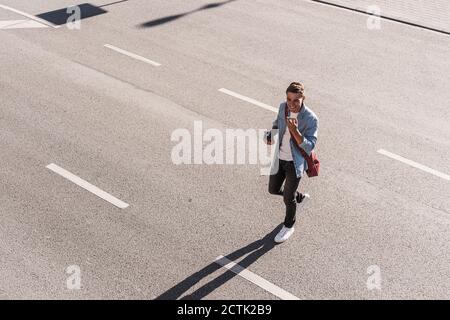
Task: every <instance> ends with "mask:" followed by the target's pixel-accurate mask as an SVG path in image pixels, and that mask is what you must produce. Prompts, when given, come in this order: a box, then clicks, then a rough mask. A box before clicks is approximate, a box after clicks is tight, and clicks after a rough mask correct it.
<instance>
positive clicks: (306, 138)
mask: <svg viewBox="0 0 450 320" xmlns="http://www.w3.org/2000/svg"><path fill="white" fill-rule="evenodd" d="M289 128H290V130H289V131H290V132H291V135H292V137H293V138H294V141H295V142H296V143H297V144H298V145H299V147H300V148H302V149H303V150H305V152H306V153H307V154H308V155H310V154H311V151H312V150H313V149H314V147H315V146H316V142H317V132H318V128H319V120H318V119H312V120H311V121H310V122H309V123H308V128H307V129H306V132H305V134H304V135H302V134H301V133H300V132H299V131H298V128H297V127H296V126H295V129H294V130H292V129H293V127H292V126H291V125H289ZM291 128H292V129H291Z"/></svg>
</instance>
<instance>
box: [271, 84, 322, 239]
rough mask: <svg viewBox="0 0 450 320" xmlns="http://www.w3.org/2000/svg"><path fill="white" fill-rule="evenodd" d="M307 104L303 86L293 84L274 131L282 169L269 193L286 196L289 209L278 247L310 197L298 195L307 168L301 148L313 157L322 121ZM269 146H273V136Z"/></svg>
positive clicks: (276, 175) (274, 176)
mask: <svg viewBox="0 0 450 320" xmlns="http://www.w3.org/2000/svg"><path fill="white" fill-rule="evenodd" d="M304 102H305V87H304V85H303V84H302V83H299V82H292V83H291V84H290V85H289V87H288V88H287V89H286V102H283V103H281V104H280V108H279V110H278V116H277V119H275V121H274V122H273V125H272V129H278V133H279V135H280V138H279V139H278V141H279V143H278V145H277V148H278V152H275V155H276V156H277V154H278V161H279V166H278V171H277V172H276V173H275V174H272V175H271V176H270V179H269V193H270V194H275V195H281V196H283V201H284V204H285V205H286V215H285V219H284V225H283V228H282V229H281V230H280V232H279V233H278V234H277V235H276V237H275V242H277V243H282V242H284V241H286V240H287V239H288V238H289V237H290V236H291V235H292V234H293V233H294V224H295V215H296V211H297V203H301V202H302V201H303V200H304V199H305V198H308V197H309V195H307V194H301V193H299V192H298V191H297V188H298V185H299V183H300V179H301V177H302V175H303V172H304V171H305V170H306V169H307V168H308V164H307V161H306V159H305V158H304V157H303V156H302V153H301V151H300V150H299V148H301V149H303V150H304V151H305V152H306V153H307V154H308V155H310V154H311V151H312V150H313V149H314V147H315V145H316V142H317V131H318V125H319V120H318V118H317V116H316V115H315V113H314V112H313V111H312V110H311V109H309V108H308V107H307V106H306V105H305V103H304ZM286 108H287V112H286ZM286 114H287V116H286ZM291 133H292V135H291ZM266 143H268V144H272V139H271V136H270V135H268V136H267V140H266ZM283 182H284V188H282V185H283Z"/></svg>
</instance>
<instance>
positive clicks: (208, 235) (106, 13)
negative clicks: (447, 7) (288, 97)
mask: <svg viewBox="0 0 450 320" xmlns="http://www.w3.org/2000/svg"><path fill="white" fill-rule="evenodd" d="M111 2H112V0H111ZM375 2H376V1H375ZM73 4H80V5H81V4H83V5H81V6H80V8H81V13H82V18H83V19H81V21H80V29H76V28H75V29H70V26H73V25H69V26H68V25H66V23H65V22H67V20H66V19H65V17H66V7H67V6H69V5H73ZM0 5H2V6H0V40H1V45H0V58H1V69H0V70H1V72H0V97H1V105H0V148H1V153H0V160H1V162H0V179H1V183H0V298H2V299H157V298H159V299H183V298H184V299H290V298H292V299H296V298H298V299H401V298H408V299H419V298H425V299H432V298H442V299H448V298H450V263H449V261H450V176H449V174H450V161H449V160H450V126H449V124H450V108H449V101H450V90H448V88H450V77H449V75H450V59H449V57H450V36H449V35H447V34H444V33H439V32H435V31H432V30H428V29H425V28H421V27H420V26H412V25H408V24H404V23H400V22H395V21H391V20H387V19H381V20H380V21H378V22H379V25H378V26H379V28H375V29H374V28H369V27H368V19H372V18H373V16H368V15H366V14H363V13H360V12H356V11H352V10H346V9H344V8H339V7H335V6H331V5H326V4H323V3H318V2H313V1H299V0H296V1H294V0H280V1H268V0H255V1H247V0H234V1H224V2H217V3H216V2H209V1H191V0H189V1H186V0H173V1H146V0H128V1H125V0H124V1H118V2H116V3H111V4H109V5H108V0H92V1H90V3H89V4H86V3H84V2H82V1H73V0H68V1H65V0H64V1H60V0H58V1H56V0H45V1H44V0H34V1H26V0H1V1H0ZM381 8H382V9H383V7H381ZM58 10H59V11H58ZM61 21H62V22H61ZM299 80H300V81H303V82H304V83H305V85H306V95H307V100H306V102H307V105H308V106H309V107H310V108H311V109H313V110H314V111H315V113H316V114H317V115H318V117H319V119H320V128H319V139H318V144H317V148H316V150H317V152H318V154H319V158H320V160H321V172H320V176H319V177H317V178H309V179H308V178H307V177H306V176H305V177H304V178H303V179H302V181H301V183H300V191H303V192H307V193H309V194H310V195H311V200H310V201H309V202H308V203H305V204H301V205H299V207H298V213H297V214H298V218H297V224H296V231H295V233H294V235H293V236H292V237H291V238H290V239H289V240H288V241H287V242H286V243H284V244H281V245H277V246H275V245H274V243H273V241H272V238H273V236H274V234H275V233H276V232H277V231H278V230H279V227H280V224H281V223H282V221H283V219H284V204H283V202H282V199H281V198H280V197H277V196H274V195H270V194H268V192H267V186H268V177H267V176H264V175H261V174H260V169H261V166H260V165H259V164H251V163H247V162H246V163H245V164H227V165H221V164H212V165H208V164H179V165H177V164H175V163H174V162H173V159H172V150H173V148H174V146H175V145H176V142H174V141H172V140H171V137H172V134H173V132H176V130H177V129H183V128H185V129H187V130H188V131H189V132H192V133H193V130H194V121H201V122H202V125H203V127H204V128H215V129H218V130H220V132H224V130H226V129H243V130H247V129H267V128H270V127H271V122H272V121H273V120H274V119H275V116H276V114H275V113H274V111H276V109H277V108H278V105H279V104H280V102H282V101H284V99H285V94H284V91H285V89H286V87H287V85H288V84H289V83H290V82H291V81H299ZM220 89H226V90H229V91H226V90H220ZM225 92H228V93H229V94H227V93H225ZM233 93H235V94H234V95H233ZM243 97H247V98H249V99H253V100H249V99H246V98H243ZM267 106H270V107H272V109H271V108H270V107H267ZM273 108H275V109H273ZM100 196H103V198H102V197H100ZM220 256H224V257H226V259H225V260H224V259H222V260H219V261H216V259H217V258H218V257H220ZM229 269H231V271H230V270H229ZM233 271H234V272H233Z"/></svg>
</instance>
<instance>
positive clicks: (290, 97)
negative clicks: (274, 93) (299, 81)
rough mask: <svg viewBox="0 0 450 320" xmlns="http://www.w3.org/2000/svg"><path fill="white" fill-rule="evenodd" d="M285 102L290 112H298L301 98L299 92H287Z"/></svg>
mask: <svg viewBox="0 0 450 320" xmlns="http://www.w3.org/2000/svg"><path fill="white" fill-rule="evenodd" d="M286 102H287V105H288V108H289V111H291V112H299V111H300V107H301V106H302V102H303V98H302V94H301V93H293V92H288V93H287V94H286Z"/></svg>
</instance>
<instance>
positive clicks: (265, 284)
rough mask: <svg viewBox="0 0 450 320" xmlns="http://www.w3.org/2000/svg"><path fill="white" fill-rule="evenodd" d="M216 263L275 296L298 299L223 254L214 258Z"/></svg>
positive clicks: (283, 298) (284, 298)
mask: <svg viewBox="0 0 450 320" xmlns="http://www.w3.org/2000/svg"><path fill="white" fill-rule="evenodd" d="M216 263H217V264H219V265H221V266H222V267H224V268H226V269H228V270H230V271H232V272H234V273H235V274H237V275H240V276H241V277H242V278H244V279H246V280H248V281H250V282H252V283H254V284H256V285H257V286H258V287H260V288H262V289H264V290H266V291H268V292H270V293H271V294H273V295H275V296H277V297H278V298H280V299H282V300H300V298H297V297H296V296H294V295H292V294H290V293H289V292H287V291H286V290H284V289H281V288H280V287H278V286H276V285H274V284H273V283H271V282H269V281H267V280H266V279H264V278H261V277H260V276H258V275H256V274H254V273H253V272H250V271H248V270H247V269H245V268H243V267H241V266H240V265H238V264H237V263H235V262H233V261H231V260H229V259H227V258H225V257H224V256H218V257H217V258H216Z"/></svg>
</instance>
